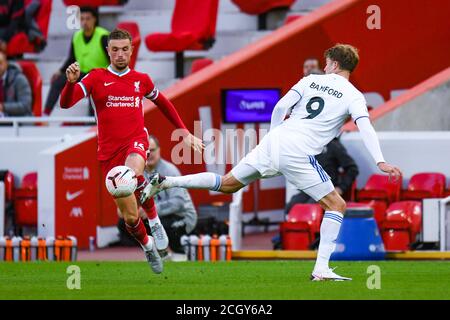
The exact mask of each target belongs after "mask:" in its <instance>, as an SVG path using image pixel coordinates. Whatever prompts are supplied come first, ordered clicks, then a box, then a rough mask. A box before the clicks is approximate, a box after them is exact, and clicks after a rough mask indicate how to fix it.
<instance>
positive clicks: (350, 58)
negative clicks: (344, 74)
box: [324, 43, 359, 72]
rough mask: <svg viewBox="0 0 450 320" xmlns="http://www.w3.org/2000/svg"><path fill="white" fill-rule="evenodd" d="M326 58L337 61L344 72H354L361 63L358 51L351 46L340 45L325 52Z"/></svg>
mask: <svg viewBox="0 0 450 320" xmlns="http://www.w3.org/2000/svg"><path fill="white" fill-rule="evenodd" d="M324 56H325V58H329V59H330V60H333V61H336V62H337V63H338V64H339V67H340V68H341V69H342V70H347V71H349V72H353V70H355V68H356V66H357V65H358V62H359V55H358V49H356V48H355V47H353V46H351V45H349V44H342V43H338V44H336V45H335V46H333V47H331V48H329V49H327V50H325V53H324Z"/></svg>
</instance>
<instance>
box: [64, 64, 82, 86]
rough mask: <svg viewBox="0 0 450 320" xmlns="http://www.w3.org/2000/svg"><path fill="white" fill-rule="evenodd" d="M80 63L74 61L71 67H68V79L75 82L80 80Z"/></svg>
mask: <svg viewBox="0 0 450 320" xmlns="http://www.w3.org/2000/svg"><path fill="white" fill-rule="evenodd" d="M80 73H81V71H80V65H79V64H78V62H74V63H72V64H71V65H70V66H69V67H67V69H66V77H67V80H68V81H69V82H71V83H74V82H76V81H77V80H78V78H79V77H80Z"/></svg>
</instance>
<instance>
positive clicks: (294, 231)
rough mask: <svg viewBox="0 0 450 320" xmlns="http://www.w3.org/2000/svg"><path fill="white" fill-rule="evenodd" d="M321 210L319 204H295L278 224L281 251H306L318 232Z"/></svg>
mask: <svg viewBox="0 0 450 320" xmlns="http://www.w3.org/2000/svg"><path fill="white" fill-rule="evenodd" d="M322 217H323V210H322V208H321V206H320V205H319V204H296V205H294V206H293V207H292V209H291V211H289V213H288V216H287V221H286V222H282V223H281V224H280V232H281V243H282V248H283V250H307V249H309V246H310V245H311V243H312V242H313V241H314V240H315V239H316V234H318V233H319V232H320V223H321V221H322Z"/></svg>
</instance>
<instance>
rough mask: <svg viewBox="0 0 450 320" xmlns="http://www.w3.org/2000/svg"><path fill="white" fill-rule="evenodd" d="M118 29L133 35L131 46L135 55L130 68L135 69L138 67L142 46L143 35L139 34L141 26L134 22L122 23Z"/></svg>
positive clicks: (132, 57)
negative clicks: (137, 61) (138, 57)
mask: <svg viewBox="0 0 450 320" xmlns="http://www.w3.org/2000/svg"><path fill="white" fill-rule="evenodd" d="M117 28H119V29H124V30H126V31H128V32H129V33H130V34H131V38H132V40H131V45H132V46H133V54H132V56H131V60H130V68H131V69H134V67H135V66H136V60H137V56H138V53H139V47H140V46H141V33H140V32H139V26H138V25H137V23H136V22H133V21H122V22H120V23H119V24H118V25H117Z"/></svg>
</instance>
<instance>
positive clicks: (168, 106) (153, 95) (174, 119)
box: [146, 88, 205, 151]
mask: <svg viewBox="0 0 450 320" xmlns="http://www.w3.org/2000/svg"><path fill="white" fill-rule="evenodd" d="M146 98H148V99H150V100H152V101H153V102H154V103H155V104H156V105H157V106H158V108H159V109H160V110H161V111H162V113H163V114H164V115H165V116H166V118H167V119H169V121H170V122H171V123H172V124H173V125H174V126H175V127H176V128H178V129H184V131H185V135H184V142H185V143H186V144H188V145H189V146H190V147H191V148H192V149H194V150H195V151H201V150H203V149H204V148H205V145H204V144H203V141H202V139H199V138H197V137H196V136H194V135H193V134H191V133H190V132H189V130H188V129H187V128H186V126H185V124H184V122H183V120H182V119H181V117H180V115H179V114H178V112H177V109H176V108H175V106H174V105H173V104H172V102H170V100H169V99H167V98H166V96H164V95H163V94H162V93H161V92H160V91H159V90H158V89H156V88H153V90H152V91H151V92H150V94H149V95H148V96H146Z"/></svg>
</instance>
